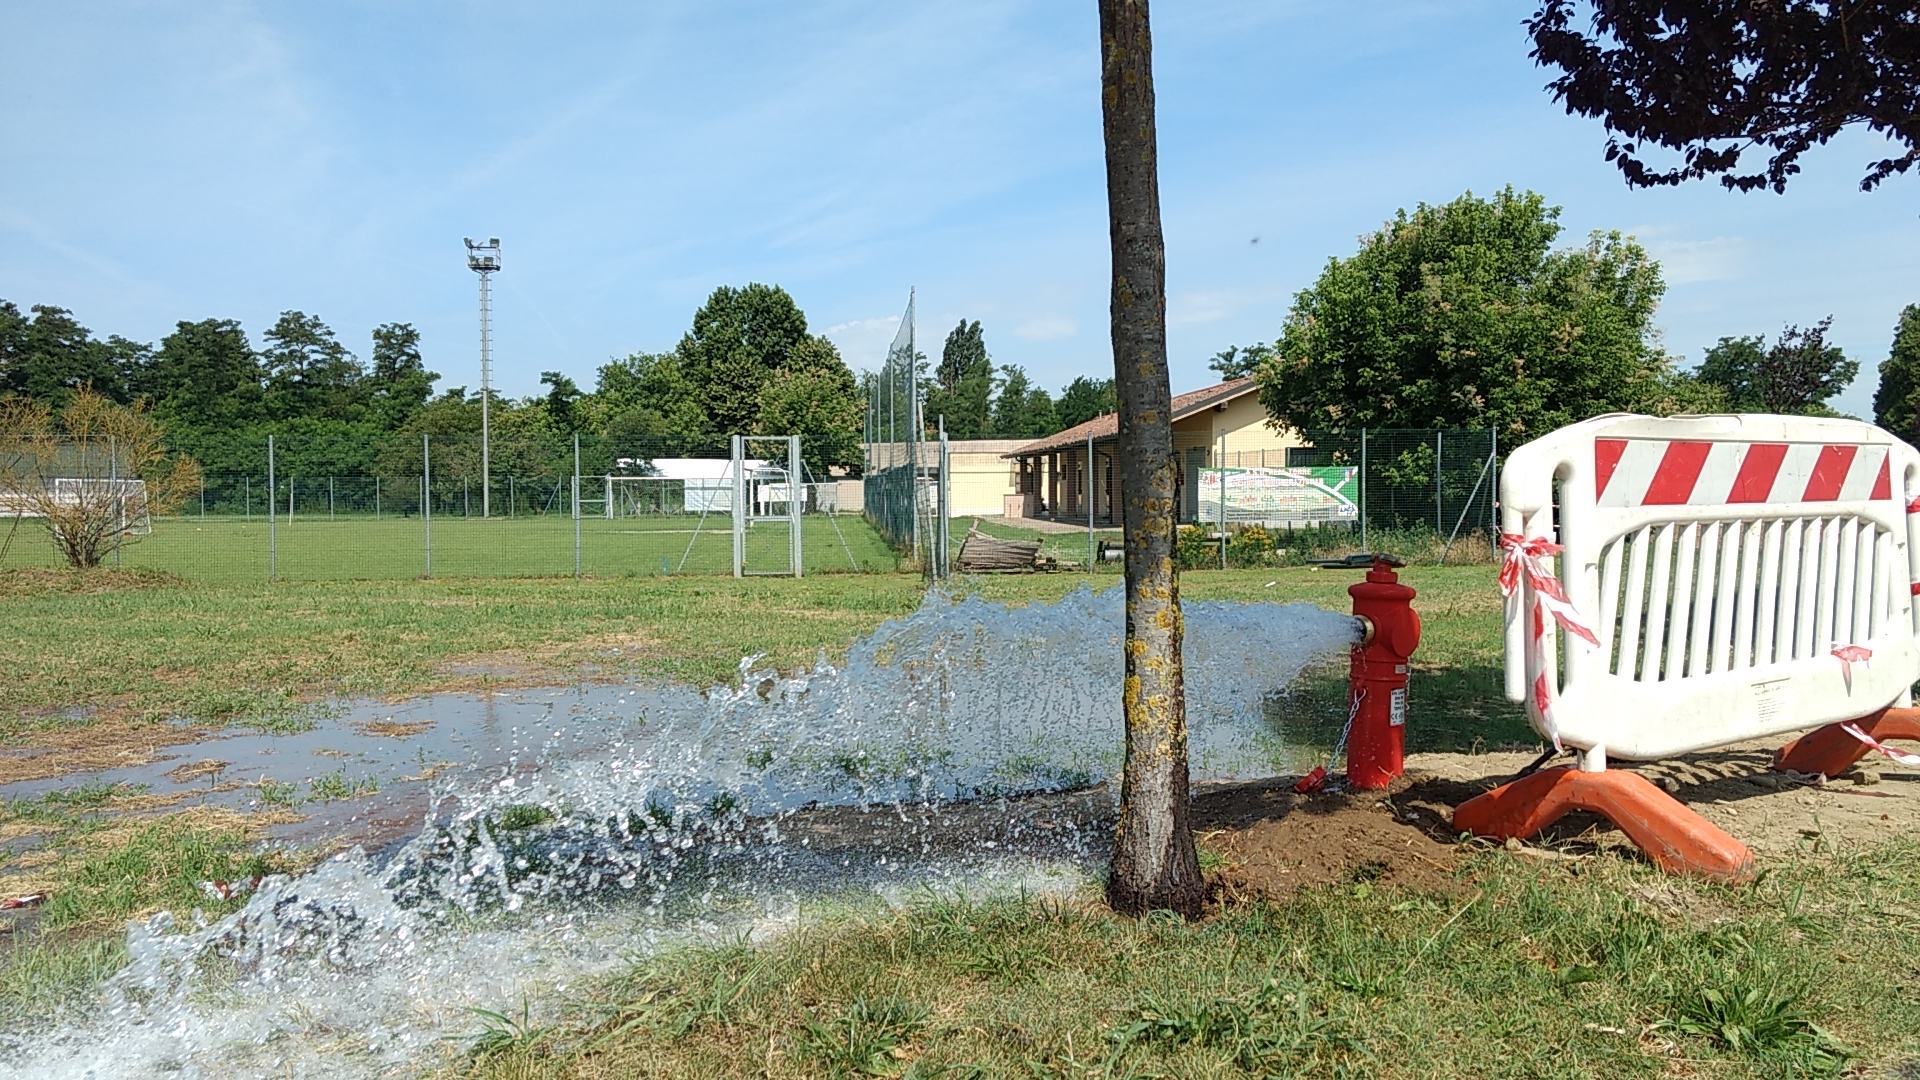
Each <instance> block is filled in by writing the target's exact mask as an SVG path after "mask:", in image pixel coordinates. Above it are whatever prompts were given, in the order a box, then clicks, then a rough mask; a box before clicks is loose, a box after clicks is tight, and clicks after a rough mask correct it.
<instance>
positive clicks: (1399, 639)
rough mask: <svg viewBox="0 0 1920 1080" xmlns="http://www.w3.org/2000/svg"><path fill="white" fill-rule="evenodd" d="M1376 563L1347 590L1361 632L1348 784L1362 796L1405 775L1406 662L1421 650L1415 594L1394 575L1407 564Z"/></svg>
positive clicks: (1352, 683) (1352, 680) (1351, 683)
mask: <svg viewBox="0 0 1920 1080" xmlns="http://www.w3.org/2000/svg"><path fill="white" fill-rule="evenodd" d="M1372 562H1373V565H1372V568H1371V569H1369V570H1368V571H1367V579H1366V580H1365V581H1362V582H1359V583H1357V584H1354V585H1349V586H1347V595H1348V596H1351V597H1353V614H1354V616H1355V617H1356V618H1358V619H1359V620H1360V622H1361V627H1362V629H1361V639H1360V644H1358V645H1355V646H1354V647H1353V666H1352V669H1351V671H1350V673H1349V675H1348V683H1347V687H1348V689H1347V692H1348V699H1347V700H1348V708H1349V709H1351V710H1352V715H1353V730H1352V733H1351V734H1350V735H1349V736H1348V737H1347V784H1348V786H1349V787H1354V788H1359V789H1362V790H1367V789H1378V788H1383V787H1386V786H1387V785H1388V784H1390V783H1392V782H1393V778H1394V777H1396V776H1399V775H1400V774H1401V773H1402V772H1404V771H1405V767H1406V766H1405V758H1406V731H1407V659H1408V658H1409V657H1411V656H1412V655H1413V650H1414V649H1415V648H1417V647H1418V646H1419V644H1420V613H1419V612H1417V611H1415V610H1413V598H1414V595H1415V594H1414V591H1413V589H1411V588H1409V587H1408V586H1405V585H1402V584H1400V577H1399V575H1397V574H1395V573H1394V572H1393V569H1394V567H1396V566H1404V565H1406V564H1405V563H1404V562H1402V561H1401V560H1399V559H1396V558H1393V557H1392V556H1388V555H1375V556H1373V557H1372Z"/></svg>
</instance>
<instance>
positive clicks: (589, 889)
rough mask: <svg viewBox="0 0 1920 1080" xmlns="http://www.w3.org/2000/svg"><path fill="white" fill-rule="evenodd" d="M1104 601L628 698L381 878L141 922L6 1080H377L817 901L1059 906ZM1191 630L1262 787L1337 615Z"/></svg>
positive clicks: (1091, 852) (1107, 731)
mask: <svg viewBox="0 0 1920 1080" xmlns="http://www.w3.org/2000/svg"><path fill="white" fill-rule="evenodd" d="M1121 594H1122V590H1120V589H1109V590H1106V591H1105V592H1102V593H1099V594H1095V593H1093V592H1091V591H1090V590H1088V589H1085V588H1082V589H1080V590H1079V591H1077V592H1075V593H1073V594H1071V595H1069V596H1067V597H1066V598H1065V599H1063V600H1061V601H1060V602H1058V603H1056V604H1034V605H1030V606H1027V607H1024V608H1014V609H1008V608H1004V607H1001V606H999V605H996V604H992V603H989V602H987V601H984V600H981V599H979V598H977V597H972V598H967V599H962V600H957V601H956V600H953V599H951V598H948V597H945V596H941V595H938V594H930V595H929V596H928V598H927V600H926V601H925V602H924V603H923V604H922V606H921V607H920V609H919V610H918V611H917V612H915V613H914V614H913V615H911V616H909V617H907V618H904V619H899V620H895V621H892V622H889V623H887V624H885V625H883V626H882V627H880V629H879V630H877V631H876V632H875V633H874V634H873V635H872V636H871V637H869V638H867V639H865V640H863V641H861V642H860V643H858V644H856V645H855V646H854V647H853V648H852V650H851V651H850V653H849V656H848V659H847V662H846V664H845V666H844V667H839V668H836V667H835V666H833V665H831V664H829V663H827V662H826V660H825V659H824V657H823V658H822V659H821V661H820V662H819V663H817V664H816V665H815V666H814V667H813V668H812V669H810V670H807V671H804V672H801V673H799V674H796V675H793V676H790V677H782V676H780V675H779V674H778V673H777V672H773V671H768V670H764V669H762V668H760V667H758V666H757V665H756V662H755V658H751V657H750V658H748V659H746V660H743V661H742V662H741V679H740V686H739V688H737V689H735V688H733V687H726V686H723V687H715V688H712V689H710V690H708V691H706V692H704V693H702V692H698V691H695V690H692V689H689V688H685V687H658V688H654V687H645V688H628V689H627V690H626V691H625V692H624V693H622V694H621V695H620V700H621V701H622V702H624V703H625V704H624V709H623V712H624V715H619V716H616V717H614V718H612V719H609V720H608V721H607V722H606V723H605V725H604V728H605V730H604V733H603V734H601V735H600V736H599V737H598V738H596V739H595V740H594V741H593V742H592V743H591V745H590V747H589V748H587V749H585V750H583V748H582V746H581V745H580V744H579V743H578V742H577V741H572V742H569V741H563V740H557V739H556V740H554V741H553V742H551V743H549V744H548V745H547V746H546V747H544V748H543V749H542V750H541V751H540V752H538V753H533V754H528V755H526V756H525V757H524V758H522V757H515V758H513V759H511V760H508V761H505V762H493V763H488V764H485V765H477V766H475V767H472V768H470V769H469V770H467V771H466V772H463V773H459V774H456V775H452V776H442V777H441V778H440V779H439V780H437V781H436V782H435V783H436V786H435V789H434V790H433V792H432V794H431V797H430V799H429V806H428V809H427V810H426V812H425V814H424V817H425V820H424V823H423V824H422V825H421V827H420V828H419V829H418V831H417V833H416V834H415V835H414V836H413V837H412V839H410V840H408V841H406V842H405V843H403V844H400V845H397V846H396V847H394V848H392V849H390V850H388V851H386V852H384V853H383V854H382V855H380V856H378V857H376V856H373V855H369V854H367V853H366V852H365V851H363V850H360V849H357V848H356V849H354V850H352V851H350V852H347V853H345V854H343V855H340V856H336V857H335V858H332V859H329V860H328V861H326V862H325V863H323V864H322V865H320V866H319V867H318V868H317V869H315V870H313V871H312V872H310V873H307V874H305V875H302V876H299V877H295V878H285V877H276V878H269V879H267V880H266V881H264V882H262V883H261V884H260V887H259V888H258V889H257V891H256V892H255V893H254V894H253V896H252V897H251V898H250V899H249V901H248V902H247V904H246V906H245V907H243V908H242V909H241V910H239V911H236V912H234V913H233V914H231V915H228V916H227V917H225V918H223V919H220V920H218V921H215V922H209V921H208V920H206V919H205V918H204V917H202V916H199V914H198V913H197V912H196V913H195V918H194V919H193V920H192V925H190V926H186V927H182V926H180V925H178V924H177V923H176V921H175V920H174V919H173V918H172V917H171V916H169V915H165V914H162V915H159V916H156V917H154V918H153V919H151V920H148V921H147V922H145V923H140V924H136V925H134V926H132V927H130V928H129V932H128V951H129V954H130V956H131V962H130V963H129V965H128V966H127V967H126V968H125V969H124V970H123V971H121V972H120V973H119V974H117V975H116V976H114V977H113V978H112V979H111V980H109V982H108V983H107V984H106V986H105V987H104V988H103V990H102V992H101V995H100V1000H99V1002H98V1004H97V1007H95V1008H92V1009H90V1010H88V1011H86V1013H85V1014H84V1015H82V1016H78V1017H76V1018H74V1019H72V1020H71V1021H70V1023H69V1024H67V1025H66V1026H64V1027H60V1028H58V1029H56V1030H53V1031H50V1032H45V1033H40V1034H34V1035H27V1034H25V1033H11V1034H0V1049H3V1050H4V1051H5V1053H4V1054H0V1059H3V1060H0V1073H4V1074H7V1075H19V1076H31V1077H81V1076H85V1077H103V1078H104V1077H131V1076H144V1075H149V1074H152V1073H154V1072H166V1073H170V1074H173V1075H179V1076H188V1077H200V1076H207V1077H211V1076H244V1075H251V1074H267V1073H271V1074H272V1075H296V1076H300V1075H319V1074H325V1075H327V1076H329V1077H340V1076H356V1075H359V1076H374V1075H383V1074H386V1073H389V1072H391V1071H392V1070H395V1069H403V1070H404V1069H405V1068H406V1067H407V1066H409V1065H412V1066H418V1065H421V1064H425V1063H428V1062H430V1061H431V1060H433V1058H434V1056H435V1055H436V1054H438V1053H441V1052H443V1051H441V1050H436V1049H435V1048H436V1047H444V1046H446V1045H448V1044H447V1043H446V1042H445V1040H447V1039H448V1038H449V1037H452V1036H457V1035H459V1034H460V1033H462V1032H470V1031H473V1030H474V1029H476V1028H477V1027H478V1026H479V1025H478V1024H477V1023H476V1022H475V1020H474V1019H473V1016H472V1013H471V1010H472V1009H474V1008H485V1009H492V1010H496V1011H499V1012H503V1013H504V1012H509V1011H510V1010H511V1009H514V1008H518V1007H519V1006H520V1004H521V1003H522V1002H528V1001H531V1002H535V1003H538V1002H541V1001H551V1000H553V999H554V998H556V997H558V996H560V995H564V994H565V993H566V992H567V989H568V987H569V986H573V985H577V984H579V983H580V982H582V981H583V980H584V979H587V978H591V977H592V976H593V975H595V974H596V973H600V972H606V971H611V970H616V969H619V968H620V967H622V966H623V965H625V964H626V963H628V962H630V961H631V959H632V958H633V957H634V956H636V955H644V954H646V953H648V952H650V951H654V950H657V949H659V948H662V947H665V946H669V945H672V944H675V943H681V942H688V941H698V940H705V939H709V938H711V937H712V936H714V935H736V936H737V935H743V934H744V935H747V936H750V937H754V938H759V937H762V936H764V935H766V934H768V933H772V932H777V931H779V930H780V929H782V928H783V927H786V926H789V925H791V924H793V923H794V922H795V921H796V920H797V919H798V918H799V917H800V913H801V911H802V910H803V907H806V906H814V905H818V904H821V903H824V902H831V901H834V900H835V899H836V898H837V899H838V900H840V901H841V902H848V901H857V898H859V897H861V896H864V897H866V898H867V899H866V901H865V902H866V903H869V904H870V903H873V902H875V899H876V898H877V899H878V901H879V902H883V903H899V902H904V901H905V900H907V899H910V898H911V897H912V896H913V895H915V894H916V892H922V893H923V892H924V891H925V890H928V889H935V890H940V891H946V892H953V891H964V892H968V893H971V894H973V895H984V894H992V893H994V892H996V891H1003V890H1009V889H1013V888H1019V889H1023V890H1026V891H1028V892H1032V891H1035V890H1047V889H1061V888H1071V887H1073V886H1075V885H1077V884H1079V883H1081V882H1084V881H1085V880H1086V872H1087V870H1088V869H1089V868H1090V867H1091V866H1092V865H1093V864H1094V863H1096V862H1097V861H1098V860H1099V859H1100V858H1102V857H1103V856H1104V853H1105V847H1106V844H1107V842H1108V831H1109V823H1110V818H1111V811H1112V797H1111V796H1110V795H1109V794H1107V792H1106V791H1104V790H1101V789H1099V788H1097V787H1095V785H1098V784H1100V783H1101V782H1103V781H1105V780H1106V779H1108V778H1109V777H1111V776H1113V775H1114V774H1115V772H1116V771H1117V770H1118V768H1119V765H1120V757H1121V747H1122V730H1121V722H1120V708H1119V691H1118V688H1119V686H1120V684H1121V675H1122V666H1123V665H1122V657H1121V652H1120V648H1119V645H1120V637H1121V624H1122V616H1123V611H1122V595H1121ZM1184 606H1185V616H1186V631H1187V635H1186V644H1185V658H1186V676H1187V706H1188V716H1189V728H1190V738H1191V755H1192V770H1193V776H1194V779H1195V780H1196V781H1207V780H1225V779H1237V778H1246V777H1255V776H1265V775H1271V774H1272V773H1273V772H1274V771H1275V762H1276V760H1277V756H1276V755H1278V754H1279V753H1280V751H1281V749H1282V748H1281V747H1280V745H1279V739H1278V735H1277V734H1276V733H1275V732H1274V731H1273V730H1272V729H1271V727H1270V726H1268V725H1266V724H1265V723H1264V722H1263V720H1262V715H1261V706H1262V703H1263V702H1264V701H1265V700H1266V699H1267V698H1268V697H1269V696H1270V695H1272V694H1273V693H1274V692H1276V691H1277V690H1279V689H1280V688H1281V687H1283V686H1285V685H1286V684H1287V683H1288V682H1289V681H1290V680H1292V679H1293V678H1294V676H1295V675H1297V674H1298V673H1299V672H1300V670H1301V669H1302V668H1303V667H1304V666H1305V665H1306V664H1307V663H1309V662H1310V661H1312V660H1313V659H1315V658H1316V657H1318V656H1321V655H1324V654H1326V653H1328V652H1331V651H1333V650H1335V649H1338V648H1340V647H1341V646H1343V645H1346V644H1348V643H1349V642H1351V641H1352V640H1353V638H1354V622H1353V620H1352V619H1351V618H1349V617H1347V616H1343V615H1338V614H1334V613H1332V612H1328V611H1325V610H1323V609H1320V608H1316V607H1312V606H1309V605H1304V604H1297V605H1291V606H1279V605H1273V604H1237V603H1222V602H1206V601H1202V602H1188V603H1187V604H1186V605H1184ZM556 734H557V733H556Z"/></svg>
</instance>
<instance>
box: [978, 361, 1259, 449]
mask: <svg viewBox="0 0 1920 1080" xmlns="http://www.w3.org/2000/svg"><path fill="white" fill-rule="evenodd" d="M1254 391H1255V387H1254V385H1253V377H1252V376H1251V375H1249V376H1247V377H1245V378H1241V379H1229V380H1227V381H1226V382H1223V383H1215V384H1214V385H1212V386H1203V387H1201V388H1200V389H1198V390H1189V391H1187V392H1186V393H1184V394H1175V395H1174V396H1173V418H1174V419H1175V420H1184V419H1186V418H1187V417H1189V416H1192V415H1193V414H1194V413H1197V412H1200V411H1202V410H1203V409H1211V408H1213V407H1214V406H1215V405H1219V404H1221V403H1222V402H1227V401H1232V400H1233V399H1235V398H1237V397H1240V396H1242V395H1244V394H1250V393H1253V392H1254ZM1119 434H1120V416H1119V414H1117V413H1106V414H1105V415H1102V416H1096V417H1094V418H1093V419H1091V420H1088V421H1087V422H1086V423H1084V424H1075V425H1074V426H1072V427H1070V428H1068V429H1067V430H1065V431H1062V432H1058V433H1056V434H1053V435H1049V436H1047V437H1046V438H1044V439H1036V440H1034V441H1033V442H1030V443H1028V444H1026V445H1025V446H1022V447H1020V448H1019V449H1018V450H1015V451H1013V452H1012V453H1008V454H1002V455H1000V456H1001V457H1010V458H1013V457H1031V456H1032V455H1034V454H1050V453H1052V452H1053V451H1055V450H1065V449H1067V448H1068V447H1073V446H1084V445H1086V442H1087V439H1088V438H1089V437H1091V438H1092V439H1093V440H1094V441H1095V442H1099V441H1100V440H1102V439H1111V438H1114V437H1115V436H1117V435H1119Z"/></svg>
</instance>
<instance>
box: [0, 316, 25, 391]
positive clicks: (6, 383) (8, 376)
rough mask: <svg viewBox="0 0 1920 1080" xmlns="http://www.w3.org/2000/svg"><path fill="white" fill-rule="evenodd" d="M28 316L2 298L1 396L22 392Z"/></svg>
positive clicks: (0, 345)
mask: <svg viewBox="0 0 1920 1080" xmlns="http://www.w3.org/2000/svg"><path fill="white" fill-rule="evenodd" d="M26 359H27V317H26V316H25V315H22V314H20V309H19V308H18V307H16V306H14V303H13V301H11V300H0V398H4V397H7V396H8V395H13V394H21V393H24V391H23V390H22V389H21V388H20V384H21V382H23V381H24V380H25V378H26V375H25V374H24V371H23V365H24V364H25V363H26Z"/></svg>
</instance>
